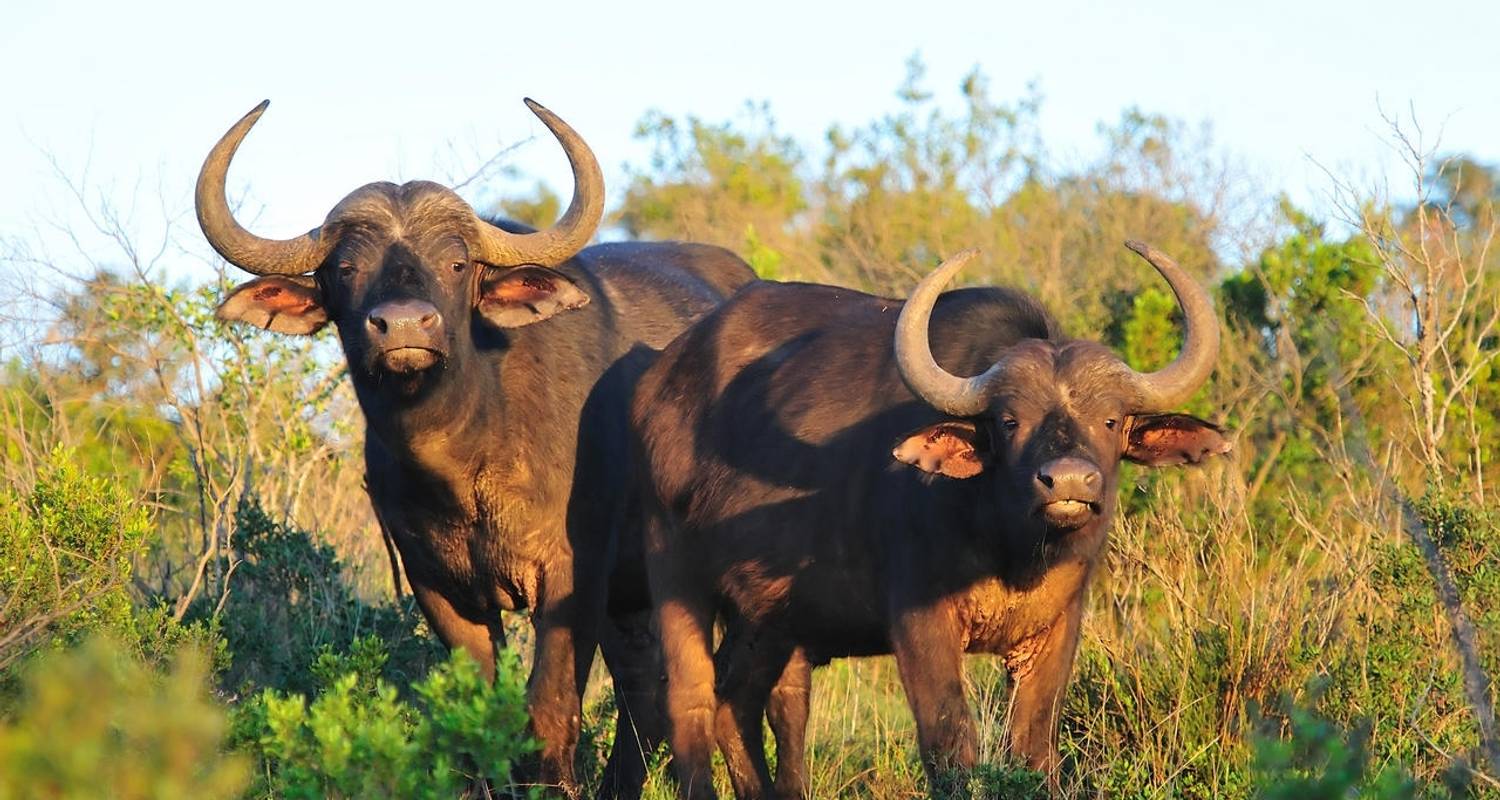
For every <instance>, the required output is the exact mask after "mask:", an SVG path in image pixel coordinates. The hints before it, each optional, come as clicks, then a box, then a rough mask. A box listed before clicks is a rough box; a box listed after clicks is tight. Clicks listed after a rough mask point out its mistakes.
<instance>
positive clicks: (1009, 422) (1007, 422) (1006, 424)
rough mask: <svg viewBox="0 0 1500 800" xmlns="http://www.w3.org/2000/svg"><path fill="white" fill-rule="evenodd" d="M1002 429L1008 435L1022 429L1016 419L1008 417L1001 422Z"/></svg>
mask: <svg viewBox="0 0 1500 800" xmlns="http://www.w3.org/2000/svg"><path fill="white" fill-rule="evenodd" d="M1000 427H1001V428H1002V429H1004V430H1005V432H1006V433H1011V432H1012V431H1014V430H1015V429H1016V428H1019V427H1021V423H1020V422H1018V421H1016V418H1015V417H1006V418H1005V419H1002V420H1000Z"/></svg>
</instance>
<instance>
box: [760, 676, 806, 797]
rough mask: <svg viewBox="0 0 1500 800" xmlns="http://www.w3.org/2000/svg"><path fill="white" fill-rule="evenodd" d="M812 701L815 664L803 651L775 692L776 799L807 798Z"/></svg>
mask: <svg viewBox="0 0 1500 800" xmlns="http://www.w3.org/2000/svg"><path fill="white" fill-rule="evenodd" d="M811 698H812V664H811V663H810V662H809V661H808V660H807V654H806V653H805V652H803V650H802V648H800V647H799V648H797V649H796V650H793V651H792V657H791V659H789V660H788V661H787V662H786V669H784V670H782V671H781V679H780V680H778V681H776V686H775V687H774V688H772V689H771V698H770V702H769V703H768V704H767V706H766V721H767V722H769V723H770V724H771V734H772V735H773V736H775V737H776V786H775V788H776V796H777V797H778V798H780V800H801V798H805V797H807V796H808V795H807V709H808V704H809V703H810V702H811Z"/></svg>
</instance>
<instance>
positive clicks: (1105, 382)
mask: <svg viewBox="0 0 1500 800" xmlns="http://www.w3.org/2000/svg"><path fill="white" fill-rule="evenodd" d="M1127 246H1129V247H1130V249H1132V250H1134V251H1135V252H1137V253H1139V254H1140V255H1141V256H1142V257H1144V258H1145V259H1146V260H1147V261H1149V262H1150V263H1151V265H1152V266H1154V267H1155V268H1156V269H1157V271H1158V272H1160V273H1161V275H1162V277H1164V278H1166V280H1167V283H1168V284H1170V285H1171V287H1172V291H1173V292H1174V293H1175V294H1176V295H1177V302H1178V304H1179V305H1180V306H1181V307H1182V309H1183V315H1184V321H1185V324H1186V337H1185V341H1184V343H1183V347H1182V352H1181V353H1180V354H1179V355H1178V357H1177V359H1176V360H1175V361H1173V362H1172V363H1171V364H1169V365H1168V366H1166V367H1165V368H1163V369H1161V370H1159V371H1157V372H1153V373H1150V374H1141V373H1138V372H1136V371H1135V370H1133V369H1131V368H1130V367H1129V366H1127V365H1126V364H1125V362H1124V361H1122V360H1121V359H1120V358H1119V357H1118V356H1116V355H1115V354H1114V353H1112V352H1111V351H1110V350H1109V349H1108V348H1106V347H1104V346H1102V345H1100V344H1097V343H1095V342H1088V341H1078V340H1066V339H1060V340H1054V339H1025V340H1022V341H1020V342H1017V343H1016V344H1015V345H1012V346H1011V347H1009V348H1008V349H1007V350H1006V351H1005V352H1004V354H1003V355H1002V356H1001V358H1000V359H999V361H997V362H996V363H995V364H994V365H993V366H991V367H990V368H989V369H988V370H986V371H985V372H984V373H983V374H981V375H976V376H974V377H969V378H960V377H958V376H955V375H952V374H950V373H949V372H947V371H946V370H944V369H943V368H942V367H941V366H939V365H938V364H937V362H936V361H935V360H934V359H933V356H932V351H931V348H930V346H929V343H928V339H927V331H928V320H929V318H930V316H931V314H932V308H933V304H934V303H935V302H936V300H937V296H938V294H939V293H940V292H941V291H942V289H943V287H944V286H945V285H946V284H947V283H948V282H949V281H950V280H951V279H952V278H953V275H954V274H955V273H956V272H958V270H959V268H961V267H962V266H963V265H964V264H965V263H966V262H967V261H968V260H969V259H970V258H972V257H973V255H974V251H972V250H971V251H967V252H965V253H961V254H959V255H958V256H955V257H953V258H951V259H949V260H948V261H946V262H944V263H943V264H942V266H940V267H938V269H937V270H936V271H934V272H933V273H932V274H931V275H929V276H928V277H927V278H926V279H924V280H923V281H922V282H921V283H920V284H919V285H918V286H917V288H916V290H915V291H913V292H912V296H911V299H910V300H908V301H907V303H906V306H905V308H903V309H902V311H901V316H900V318H899V319H898V321H897V323H896V340H895V353H896V362H897V365H898V368H899V370H900V373H901V378H902V380H904V381H905V382H906V385H907V387H908V388H910V389H911V391H912V393H913V394H915V395H916V396H917V397H919V398H921V399H922V400H923V401H924V402H926V403H928V404H929V405H931V406H932V407H933V408H935V409H937V410H938V411H940V412H942V413H944V414H946V415H949V417H950V418H949V419H946V420H944V421H942V422H939V423H937V424H935V425H932V426H929V427H926V428H923V429H921V430H918V431H914V432H913V433H912V434H910V435H909V436H907V437H906V438H905V439H904V440H903V441H901V442H900V443H899V444H898V445H897V447H896V448H895V451H894V453H893V455H894V456H895V457H896V459H897V460H899V461H902V462H905V463H907V464H911V465H913V466H916V467H918V468H920V469H922V470H925V471H927V472H931V473H935V474H941V475H946V476H948V477H952V478H969V479H973V478H976V476H981V475H984V476H987V478H988V479H989V480H990V481H992V482H993V484H994V486H995V489H996V491H997V493H998V495H999V500H1000V502H1001V505H1002V507H1003V508H1005V509H1008V511H1009V513H1008V516H1010V517H1012V518H1014V519H1022V518H1024V519H1029V520H1032V521H1034V523H1035V524H1037V525H1040V526H1042V527H1044V528H1045V529H1046V530H1047V531H1049V532H1053V533H1060V532H1068V531H1073V530H1077V529H1079V528H1083V527H1084V526H1087V525H1089V524H1090V523H1092V522H1094V521H1096V520H1099V519H1108V517H1109V512H1110V511H1111V509H1112V507H1113V502H1114V495H1115V482H1116V476H1117V473H1118V466H1119V463H1120V461H1121V460H1122V459H1123V460H1129V461H1134V462H1136V463H1139V464H1147V465H1150V466H1166V465H1173V464H1185V463H1197V462H1198V461H1200V460H1202V459H1204V458H1206V457H1208V456H1212V455H1217V454H1221V453H1225V452H1228V451H1229V449H1230V442H1229V440H1228V439H1227V438H1226V437H1225V436H1224V433H1223V431H1222V430H1220V429H1219V428H1218V427H1217V426H1215V425H1213V424H1211V423H1208V422H1204V421H1203V420H1200V419H1196V418H1194V417H1190V416H1186V415H1183V414H1173V413H1167V412H1170V410H1171V409H1172V408H1173V407H1174V406H1176V405H1178V404H1180V403H1182V402H1184V401H1185V400H1187V399H1188V397H1189V396H1190V395H1192V393H1193V392H1194V391H1196V390H1197V389H1198V387H1199V386H1201V385H1202V384H1203V382H1204V381H1206V380H1207V379H1208V376H1209V373H1210V372H1211V371H1212V370H1213V364H1214V359H1215V356H1216V354H1217V352H1218V347H1219V329H1218V321H1217V319H1216V317H1215V315H1214V311H1213V305H1212V302H1211V301H1210V300H1209V297H1208V294H1207V292H1205V291H1204V290H1203V289H1202V287H1200V286H1198V285H1197V284H1196V283H1195V282H1194V281H1193V280H1192V279H1191V278H1189V277H1188V276H1187V274H1186V273H1184V272H1183V271H1182V269H1181V268H1180V267H1178V266H1177V264H1176V263H1174V262H1173V261H1172V259H1170V258H1168V257H1167V256H1166V255H1165V254H1163V253H1161V252H1159V251H1157V250H1155V249H1154V248H1151V247H1149V246H1147V245H1144V244H1141V243H1139V242H1128V243H1127Z"/></svg>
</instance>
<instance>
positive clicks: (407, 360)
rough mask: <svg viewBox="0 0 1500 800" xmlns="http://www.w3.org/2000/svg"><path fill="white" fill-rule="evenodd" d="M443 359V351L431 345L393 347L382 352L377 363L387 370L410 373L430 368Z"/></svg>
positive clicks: (403, 373) (402, 373)
mask: <svg viewBox="0 0 1500 800" xmlns="http://www.w3.org/2000/svg"><path fill="white" fill-rule="evenodd" d="M442 360H443V353H442V352H441V351H439V350H434V349H432V348H430V347H392V348H390V349H389V350H385V351H383V352H381V354H380V358H379V359H378V360H377V363H378V364H379V365H380V367H381V368H382V369H384V370H386V371H387V372H393V373H395V374H397V375H410V374H412V373H414V372H421V371H422V370H424V369H430V368H431V367H433V366H435V365H436V364H437V363H438V362H439V361H442Z"/></svg>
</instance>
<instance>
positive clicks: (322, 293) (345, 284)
mask: <svg viewBox="0 0 1500 800" xmlns="http://www.w3.org/2000/svg"><path fill="white" fill-rule="evenodd" d="M268 102H269V101H268ZM268 102H263V103H261V104H260V105H259V106H256V107H255V108H254V109H253V110H252V111H251V112H250V113H249V114H246V115H245V116H244V117H243V118H242V119H241V120H240V121H239V122H237V123H235V125H234V127H232V128H230V129H229V131H228V132H227V133H225V134H224V136H223V138H222V139H220V140H219V142H218V144H216V145H215V146H214V148H213V150H212V151H211V152H210V153H209V155H208V158H207V160H205V161H204V163H203V169H202V171H201V172H200V173H199V175H198V188H197V196H196V206H197V212H198V222H199V224H200V225H201V226H202V228H203V233H204V235H205V236H206V237H207V238H208V241H209V243H210V244H212V245H213V247H214V249H215V250H217V251H218V252H219V254H220V255H222V256H223V257H224V258H225V260H227V261H229V263H231V264H234V265H235V266H237V267H239V268H241V269H243V270H245V271H246V272H250V273H253V274H255V275H258V276H260V277H258V278H256V279H255V280H252V281H249V282H248V283H244V284H242V285H240V286H238V287H236V288H235V289H234V291H233V292H231V293H230V295H229V297H228V298H227V299H226V300H225V301H224V303H223V304H222V305H221V306H220V307H219V310H218V315H219V318H220V319H224V320H237V321H243V322H249V323H251V324H254V325H257V326H260V327H262V328H266V329H268V330H273V331H278V332H281V333H291V334H310V333H314V332H316V331H318V330H319V329H321V328H322V327H323V326H325V325H327V324H328V323H329V322H333V323H334V325H336V326H337V328H338V331H339V337H340V339H341V341H342V343H343V346H344V352H345V354H346V355H347V356H348V359H349V367H350V371H351V374H352V376H353V377H354V380H355V382H356V384H360V383H364V384H366V385H368V386H375V387H381V388H382V389H383V390H384V389H389V390H391V391H395V392H397V393H398V394H405V395H410V394H413V393H415V392H416V391H417V390H419V389H420V388H421V387H422V386H423V385H424V383H425V382H426V380H427V376H429V375H431V374H434V373H436V372H437V371H439V370H441V369H442V368H443V367H444V366H446V365H454V366H457V364H455V363H454V362H457V361H461V360H462V358H463V354H464V353H465V352H467V351H469V350H472V348H473V337H474V335H475V330H476V329H482V328H483V327H484V326H491V327H495V328H514V327H519V326H522V325H528V324H531V323H532V322H537V321H539V320H543V319H546V318H548V317H550V316H553V315H555V314H557V313H560V312H562V311H566V310H569V309H573V308H578V307H580V306H582V305H585V304H586V303H588V300H589V298H588V296H587V295H585V294H584V292H583V291H582V290H581V289H580V288H579V287H578V286H576V285H575V284H574V283H573V282H572V281H571V280H569V279H568V278H567V277H565V276H564V275H563V274H562V273H560V272H558V271H556V270H555V269H552V267H556V266H557V265H559V264H561V263H562V262H564V261H567V260H568V259H569V258H572V257H573V256H574V255H575V254H576V253H577V252H578V251H579V250H581V249H582V248H583V246H584V245H585V244H587V243H588V241H589V239H591V238H592V237H593V235H594V232H595V231H596V230H597V229H598V226H599V221H600V218H601V216H602V214H603V209H604V187H603V178H602V176H601V174H600V170H599V164H598V162H597V161H596V160H595V158H594V155H593V153H592V152H591V151H590V150H589V147H588V145H587V144H585V143H584V141H583V139H582V138H581V137H579V136H578V134H577V133H576V132H574V130H573V129H572V128H571V127H569V126H568V125H567V123H565V122H563V121H562V120H561V119H559V118H558V117H557V116H556V115H555V114H553V113H552V112H551V111H548V110H547V109H546V108H543V107H542V106H541V105H540V104H538V103H535V102H533V101H531V100H529V99H528V100H527V101H526V104H527V105H528V106H529V107H530V108H531V110H532V111H533V112H534V113H535V114H536V115H537V116H538V117H539V118H541V120H542V123H543V124H545V125H546V126H547V128H548V129H549V130H551V131H552V134H553V135H554V136H555V137H557V141H558V142H559V143H560V144H561V145H562V147H563V150H564V152H566V153H567V156H568V160H569V162H571V164H572V167H573V180H574V189H573V199H572V202H571V204H570V205H569V206H568V210H567V212H566V213H564V214H563V216H562V218H561V219H560V220H558V222H557V223H556V224H555V225H554V226H553V227H551V228H549V229H547V230H544V231H538V232H529V233H516V232H511V231H508V230H504V229H502V228H500V227H497V226H496V225H493V224H491V223H489V222H486V221H485V220H483V219H481V218H479V217H478V216H477V215H476V214H475V213H474V210H473V209H472V208H470V207H469V205H468V203H466V202H464V201H463V200H462V199H461V198H460V197H459V196H458V195H457V194H456V193H454V192H453V191H452V190H451V189H448V188H447V187H445V186H441V185H439V184H436V183H432V182H429V181H412V182H409V183H405V184H401V185H399V186H398V185H396V184H393V183H384V182H381V183H371V184H367V185H365V186H362V187H360V188H358V189H355V190H354V191H353V192H352V193H350V194H349V196H347V197H345V198H344V199H343V200H342V201H340V202H339V203H338V205H336V206H334V208H333V210H332V211H331V212H329V214H328V217H327V218H326V219H325V220H324V221H323V224H322V225H320V226H319V227H317V228H315V229H313V230H312V231H309V232H308V233H306V234H303V235H302V236H299V237H297V238H295V239H288V240H274V239H263V238H260V237H258V236H255V235H254V234H251V233H250V232H248V231H246V230H245V229H244V228H242V227H241V226H240V225H239V223H238V222H236V221H235V219H234V215H233V213H232V212H231V211H230V208H229V204H228V202H227V200H226V198H225V193H224V183H225V175H226V173H227V172H228V170H229V162H230V160H231V159H233V157H234V153H235V150H236V149H238V147H239V145H240V142H241V140H243V139H244V138H245V135H246V134H247V133H248V132H249V131H250V128H251V127H252V126H254V125H255V122H256V120H258V119H259V118H260V115H261V114H262V113H263V112H264V111H265V110H266V106H267V105H268Z"/></svg>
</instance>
